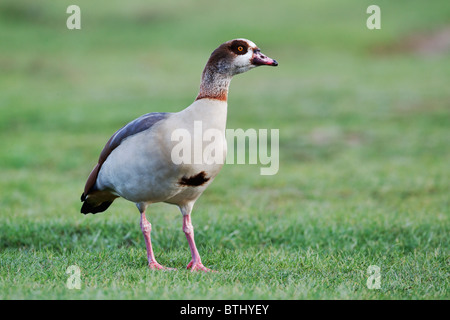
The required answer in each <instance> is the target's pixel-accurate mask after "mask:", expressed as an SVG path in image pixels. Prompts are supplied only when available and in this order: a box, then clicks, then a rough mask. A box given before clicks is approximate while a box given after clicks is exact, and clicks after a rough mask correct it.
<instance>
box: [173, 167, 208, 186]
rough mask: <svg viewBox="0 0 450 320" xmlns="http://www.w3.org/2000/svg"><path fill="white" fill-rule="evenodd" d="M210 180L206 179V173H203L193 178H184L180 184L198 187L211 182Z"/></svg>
mask: <svg viewBox="0 0 450 320" xmlns="http://www.w3.org/2000/svg"><path fill="white" fill-rule="evenodd" d="M209 179H210V178H207V177H206V172H205V171H202V172H200V173H198V174H196V175H195V176H192V177H183V178H181V179H180V181H179V182H178V183H179V184H180V185H182V186H187V187H198V186H201V185H203V184H205V183H206V182H208V181H209Z"/></svg>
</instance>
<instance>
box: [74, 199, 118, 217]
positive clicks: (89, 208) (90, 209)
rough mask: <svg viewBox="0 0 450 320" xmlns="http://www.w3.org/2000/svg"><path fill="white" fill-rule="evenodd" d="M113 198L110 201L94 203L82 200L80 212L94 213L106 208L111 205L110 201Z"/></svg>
mask: <svg viewBox="0 0 450 320" xmlns="http://www.w3.org/2000/svg"><path fill="white" fill-rule="evenodd" d="M113 201H114V200H112V201H105V202H102V203H100V204H94V203H89V202H88V201H86V200H85V201H84V202H83V206H82V207H81V213H84V214H87V213H93V214H96V213H98V212H103V211H105V210H106V209H108V208H109V206H110V205H111V203H113Z"/></svg>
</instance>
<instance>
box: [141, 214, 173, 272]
mask: <svg viewBox="0 0 450 320" xmlns="http://www.w3.org/2000/svg"><path fill="white" fill-rule="evenodd" d="M140 225H141V230H142V233H143V234H144V239H145V246H146V248H147V259H148V267H149V268H150V269H152V270H176V269H173V268H167V267H164V266H162V265H160V264H159V263H158V261H156V259H155V254H154V253H153V248H152V240H151V237H150V233H151V231H152V224H151V223H150V222H148V220H147V219H146V218H145V210H144V211H142V212H141V222H140Z"/></svg>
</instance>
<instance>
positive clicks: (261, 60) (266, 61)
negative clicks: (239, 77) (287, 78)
mask: <svg viewBox="0 0 450 320" xmlns="http://www.w3.org/2000/svg"><path fill="white" fill-rule="evenodd" d="M252 63H253V64H254V65H255V66H274V67H276V66H277V65H278V62H277V61H276V60H274V59H272V58H269V57H268V56H266V55H264V54H262V53H261V51H260V50H259V49H258V50H255V51H254V52H253V58H252Z"/></svg>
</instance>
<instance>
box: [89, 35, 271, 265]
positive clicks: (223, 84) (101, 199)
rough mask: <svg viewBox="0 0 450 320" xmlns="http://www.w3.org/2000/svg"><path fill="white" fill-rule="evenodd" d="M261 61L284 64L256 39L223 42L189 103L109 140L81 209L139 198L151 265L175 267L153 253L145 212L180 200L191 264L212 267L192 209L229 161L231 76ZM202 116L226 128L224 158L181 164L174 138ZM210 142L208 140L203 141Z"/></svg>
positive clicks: (208, 125) (205, 125) (211, 125)
mask: <svg viewBox="0 0 450 320" xmlns="http://www.w3.org/2000/svg"><path fill="white" fill-rule="evenodd" d="M261 65H269V66H277V65H278V63H277V62H276V61H275V60H273V59H271V58H269V57H267V56H265V55H263V54H262V53H261V51H260V50H259V48H258V47H257V46H256V45H255V44H254V43H253V42H252V41H250V40H247V39H234V40H230V41H227V42H225V43H223V44H222V45H220V46H219V47H218V48H217V49H216V50H214V51H213V53H212V54H211V56H210V58H209V60H208V62H207V64H206V66H205V69H204V70H203V73H202V79H201V84H200V91H199V93H198V95H197V98H196V99H195V101H194V102H193V103H192V104H191V105H190V106H189V107H187V108H186V109H184V110H182V111H180V112H177V113H148V114H145V115H143V116H141V117H140V118H137V119H136V120H134V121H132V122H130V123H128V124H127V125H125V126H124V127H122V128H121V129H119V130H118V131H117V132H116V133H115V134H114V135H113V136H112V137H111V138H110V139H109V141H108V142H107V143H106V145H105V147H104V148H103V150H102V152H101V154H100V157H99V160H98V163H97V165H96V166H95V167H94V169H93V170H92V172H91V174H90V175H89V177H88V179H87V182H86V186H85V188H84V192H83V194H82V195H81V201H82V202H83V206H82V207H81V212H82V213H84V214H87V213H94V214H95V213H97V212H102V211H105V210H106V209H108V207H109V206H110V205H111V203H112V202H113V201H114V199H116V198H118V197H122V198H125V199H127V200H129V201H132V202H134V203H135V204H136V206H137V208H138V209H139V212H140V214H141V220H140V226H141V230H142V233H143V234H144V239H145V245H146V248H147V258H148V265H149V267H150V269H164V270H167V269H171V268H166V267H164V266H162V265H160V264H159V263H158V262H157V261H156V259H155V255H154V254H153V249H152V244H151V238H150V232H151V229H152V225H151V224H150V222H148V221H147V219H146V217H145V211H146V208H147V206H148V205H150V204H151V203H156V202H165V203H170V204H175V205H177V206H178V207H179V208H180V211H181V214H182V216H183V231H184V233H185V235H186V238H187V241H188V244H189V248H190V250H191V254H192V260H191V261H190V262H189V264H188V266H187V269H191V270H192V271H194V270H202V271H205V272H208V271H212V270H210V269H208V268H206V267H205V266H203V264H202V262H201V259H200V255H199V253H198V251H197V248H196V246H195V242H194V228H193V226H192V222H191V211H192V207H193V206H194V203H195V201H196V200H197V199H198V198H199V197H200V195H201V194H202V193H203V191H205V189H206V188H207V187H208V185H209V184H210V183H211V182H212V181H213V180H214V178H215V177H216V175H217V174H218V173H219V171H220V169H221V168H222V166H223V162H224V160H225V155H226V143H224V141H225V125H226V120H227V96H228V87H229V85H230V81H231V78H232V77H233V76H234V75H236V74H239V73H243V72H246V71H248V70H250V69H253V68H254V67H257V66H261ZM198 121H201V124H202V129H203V130H207V129H215V130H219V132H220V133H221V138H222V139H223V141H214V143H220V146H221V147H222V148H223V151H224V152H223V159H222V160H223V161H216V162H214V161H213V162H212V163H211V161H205V160H204V159H202V160H201V161H200V162H198V161H192V162H189V161H185V162H182V163H178V164H177V163H175V162H174V161H173V158H172V152H171V151H172V150H173V148H174V146H175V145H176V143H177V141H174V140H173V135H172V134H173V132H174V131H175V130H177V129H184V130H185V131H184V132H189V133H193V132H194V122H197V123H198ZM186 130H187V131H186ZM208 144H211V142H208ZM205 146H206V144H205V143H204V144H203V145H200V147H203V148H205ZM197 147H198V146H197ZM192 151H193V152H195V151H196V150H193V149H192Z"/></svg>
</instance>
